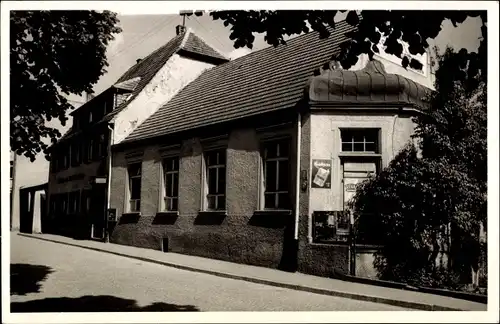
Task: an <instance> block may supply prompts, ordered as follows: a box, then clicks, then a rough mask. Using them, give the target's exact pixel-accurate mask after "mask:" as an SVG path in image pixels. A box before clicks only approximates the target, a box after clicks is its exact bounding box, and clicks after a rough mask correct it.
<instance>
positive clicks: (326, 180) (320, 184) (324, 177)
mask: <svg viewBox="0 0 500 324" xmlns="http://www.w3.org/2000/svg"><path fill="white" fill-rule="evenodd" d="M331 179H332V161H331V160H318V159H314V160H313V161H312V181H311V187H312V188H325V189H329V188H331V186H332V180H331Z"/></svg>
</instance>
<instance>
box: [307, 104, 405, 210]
mask: <svg viewBox="0 0 500 324" xmlns="http://www.w3.org/2000/svg"><path fill="white" fill-rule="evenodd" d="M365 127H366V128H380V130H381V136H380V148H381V152H380V153H381V154H382V167H386V166H387V165H388V164H389V162H390V161H391V160H392V159H393V158H394V156H395V155H396V154H397V153H398V152H399V151H400V150H401V149H402V148H403V146H404V145H405V144H406V143H408V141H410V136H411V134H413V131H414V125H413V122H412V121H411V118H410V117H409V116H398V115H396V114H391V113H384V114H371V115H368V114H366V113H364V114H362V113H356V114H354V113H349V114H346V113H335V112H332V113H328V114H327V113H321V114H319V113H317V114H311V163H312V159H330V160H331V161H332V175H331V177H332V178H331V181H332V183H331V188H330V189H323V188H321V189H317V188H310V195H309V199H310V202H309V214H311V213H312V212H313V211H320V210H325V211H330V210H343V185H342V182H341V179H342V172H341V163H340V162H341V161H340V158H339V153H340V149H341V147H340V146H341V145H340V144H341V137H340V128H365ZM309 176H310V177H311V176H312V175H309Z"/></svg>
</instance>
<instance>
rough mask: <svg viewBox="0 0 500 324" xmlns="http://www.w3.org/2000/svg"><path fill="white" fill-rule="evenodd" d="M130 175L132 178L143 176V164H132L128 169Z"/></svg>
mask: <svg viewBox="0 0 500 324" xmlns="http://www.w3.org/2000/svg"><path fill="white" fill-rule="evenodd" d="M128 175H129V176H130V177H133V176H140V175H141V163H135V164H131V165H129V167H128Z"/></svg>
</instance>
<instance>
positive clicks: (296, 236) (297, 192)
mask: <svg viewBox="0 0 500 324" xmlns="http://www.w3.org/2000/svg"><path fill="white" fill-rule="evenodd" d="M301 121H302V116H301V115H300V112H299V113H298V116H297V161H296V166H297V170H296V171H297V174H296V176H295V228H294V229H295V233H294V239H295V241H298V239H299V215H300V208H299V201H300V155H301V154H300V145H301V141H302V140H301V130H302V126H301Z"/></svg>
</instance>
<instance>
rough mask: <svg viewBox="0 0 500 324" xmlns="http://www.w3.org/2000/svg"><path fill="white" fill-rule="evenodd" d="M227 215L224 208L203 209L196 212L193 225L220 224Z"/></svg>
mask: <svg viewBox="0 0 500 324" xmlns="http://www.w3.org/2000/svg"><path fill="white" fill-rule="evenodd" d="M226 216H227V211H226V210H203V211H199V212H198V216H197V217H196V219H195V220H194V224H195V225H221V224H222V223H223V222H224V219H225V218H226Z"/></svg>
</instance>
